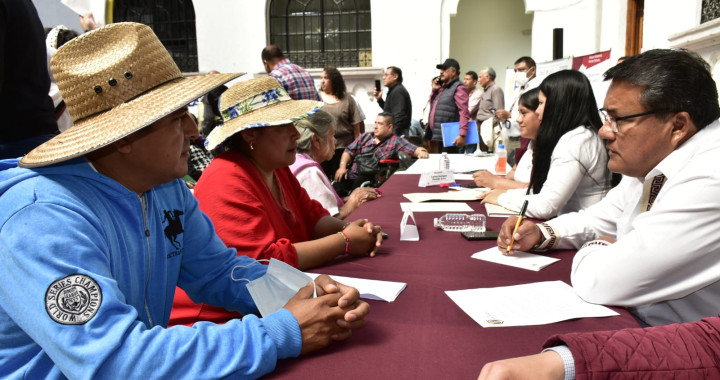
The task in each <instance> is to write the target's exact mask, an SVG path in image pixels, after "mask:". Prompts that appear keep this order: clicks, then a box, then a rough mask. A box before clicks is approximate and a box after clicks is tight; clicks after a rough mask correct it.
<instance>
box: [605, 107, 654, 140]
mask: <svg viewBox="0 0 720 380" xmlns="http://www.w3.org/2000/svg"><path fill="white" fill-rule="evenodd" d="M598 111H600V115H602V117H603V121H604V122H605V123H610V127H611V128H610V130H611V131H613V133H615V134H618V133H620V130H619V129H618V121H620V120H628V119H633V118H636V117H640V116H647V115H652V114H654V113H657V112H658V111H647V112H641V113H634V114H632V115H627V116H610V115H608V114H607V111H606V110H605V108H600V109H599V110H598Z"/></svg>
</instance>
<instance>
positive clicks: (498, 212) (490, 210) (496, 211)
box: [485, 203, 520, 218]
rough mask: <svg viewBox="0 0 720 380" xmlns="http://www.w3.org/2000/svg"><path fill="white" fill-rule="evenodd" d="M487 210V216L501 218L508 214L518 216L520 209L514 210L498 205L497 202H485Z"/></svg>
mask: <svg viewBox="0 0 720 380" xmlns="http://www.w3.org/2000/svg"><path fill="white" fill-rule="evenodd" d="M485 211H487V216H492V217H500V218H506V217H508V216H517V215H518V214H519V213H520V211H519V210H518V211H513V210H509V209H506V208H505V207H503V206H498V205H496V204H492V203H485Z"/></svg>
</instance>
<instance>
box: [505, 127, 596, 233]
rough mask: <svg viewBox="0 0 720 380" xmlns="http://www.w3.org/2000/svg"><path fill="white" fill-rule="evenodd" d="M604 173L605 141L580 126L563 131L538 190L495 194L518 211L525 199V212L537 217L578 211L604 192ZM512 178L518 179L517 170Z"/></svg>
mask: <svg viewBox="0 0 720 380" xmlns="http://www.w3.org/2000/svg"><path fill="white" fill-rule="evenodd" d="M526 155H527V153H526ZM524 158H525V157H524V156H523V159H524ZM520 161H522V159H521V160H520ZM516 173H517V169H516ZM606 173H607V152H606V150H605V144H604V143H603V141H602V139H601V138H600V137H599V136H598V135H597V134H596V133H593V132H592V131H591V130H589V129H587V128H585V127H583V126H580V127H577V128H575V129H573V130H572V131H570V132H567V133H565V134H564V135H563V136H562V137H561V138H560V140H559V141H558V143H557V145H556V146H555V149H554V150H553V152H552V157H551V161H550V170H549V171H548V175H547V179H546V180H545V183H544V184H543V188H542V190H541V191H540V193H538V194H530V195H525V192H526V191H527V189H513V190H508V191H507V192H505V193H504V194H501V195H500V196H499V197H498V203H499V204H500V205H501V206H503V207H505V208H507V209H510V210H515V211H520V208H521V207H522V204H523V202H524V201H525V200H526V199H527V200H528V209H527V212H526V214H525V215H526V216H528V217H530V218H538V219H549V218H551V217H553V216H556V215H561V214H565V213H568V212H573V211H579V210H582V209H584V208H587V207H589V206H591V205H593V204H595V203H597V202H599V201H600V200H601V199H602V198H603V197H604V196H605V193H606V192H607V191H608V190H609V187H608V188H606V185H605V180H606V178H605V176H606ZM515 180H516V181H519V180H520V179H518V178H517V174H516V177H515ZM528 182H529V178H528Z"/></svg>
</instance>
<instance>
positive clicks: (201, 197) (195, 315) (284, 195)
mask: <svg viewBox="0 0 720 380" xmlns="http://www.w3.org/2000/svg"><path fill="white" fill-rule="evenodd" d="M275 178H276V179H277V181H278V185H279V188H280V199H281V200H282V202H281V203H280V202H277V201H276V200H275V198H274V197H273V195H272V193H271V192H270V189H269V188H268V187H267V185H266V184H265V181H263V179H262V177H261V175H260V171H258V169H257V168H256V167H255V165H253V164H252V162H250V161H249V160H248V159H247V158H245V157H244V156H243V155H242V154H239V153H234V152H227V153H223V154H220V155H218V156H217V157H215V159H213V160H212V162H211V163H210V165H209V166H208V167H207V168H206V169H205V171H204V172H203V174H202V177H200V180H199V181H198V183H197V185H196V186H195V190H194V193H195V197H196V198H197V199H198V202H199V204H200V210H202V211H203V212H205V213H206V214H207V215H208V216H209V217H210V219H211V220H212V222H213V224H214V225H215V230H216V232H217V234H218V236H220V238H221V239H222V240H223V242H225V245H227V246H228V247H234V248H236V249H237V251H238V255H245V256H250V257H253V258H255V259H270V258H275V259H277V260H282V261H284V262H286V263H288V264H290V265H292V266H294V267H297V265H298V258H297V251H296V250H295V247H294V246H293V244H294V243H297V242H303V241H308V240H312V239H313V238H314V229H315V224H317V222H318V221H319V220H320V218H322V217H324V216H326V215H329V214H328V212H327V210H325V209H324V208H323V207H322V205H321V204H320V203H318V202H317V201H315V200H312V199H310V197H309V196H308V194H307V192H306V191H305V189H303V188H302V186H300V183H298V181H297V179H296V178H295V176H294V175H293V174H292V172H290V170H289V169H288V168H282V169H277V170H275ZM239 317H240V314H238V313H235V312H230V311H227V310H225V309H222V308H218V307H215V306H210V305H197V304H195V303H194V302H192V301H191V300H190V298H189V297H188V296H187V295H186V294H185V292H184V291H182V290H181V289H180V288H177V289H176V292H175V301H174V303H173V310H172V313H171V315H170V325H171V326H172V325H177V324H184V325H192V324H193V323H194V322H197V321H211V322H226V321H228V320H230V319H232V318H239Z"/></svg>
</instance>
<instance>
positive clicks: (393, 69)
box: [388, 66, 403, 83]
mask: <svg viewBox="0 0 720 380" xmlns="http://www.w3.org/2000/svg"><path fill="white" fill-rule="evenodd" d="M388 70H390V72H391V73H392V74H395V75H397V77H398V79H397V81H398V83H402V82H403V77H402V70H400V68H399V67H397V66H388Z"/></svg>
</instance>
